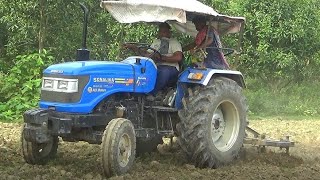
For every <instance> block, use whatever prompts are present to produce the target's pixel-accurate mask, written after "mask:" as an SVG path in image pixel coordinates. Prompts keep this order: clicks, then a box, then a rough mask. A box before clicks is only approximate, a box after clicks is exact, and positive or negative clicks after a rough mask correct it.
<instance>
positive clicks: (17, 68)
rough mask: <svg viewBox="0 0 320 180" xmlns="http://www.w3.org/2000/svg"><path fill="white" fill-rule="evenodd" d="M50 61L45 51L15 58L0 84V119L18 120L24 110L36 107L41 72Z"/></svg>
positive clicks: (38, 97) (38, 98)
mask: <svg viewBox="0 0 320 180" xmlns="http://www.w3.org/2000/svg"><path fill="white" fill-rule="evenodd" d="M52 61H53V57H52V56H50V55H48V53H47V52H46V51H43V53H41V54H39V53H34V54H29V55H19V56H17V57H16V59H15V60H14V66H13V67H12V68H11V69H10V71H9V72H8V75H7V77H6V78H5V79H4V81H2V82H0V85H1V87H2V88H1V90H0V97H1V99H0V100H1V101H0V119H6V120H10V121H12V120H15V119H18V118H20V117H21V116H22V114H23V112H24V111H25V110H27V109H30V108H33V107H36V106H37V105H38V103H39V100H40V85H41V77H42V71H43V69H44V68H45V67H47V66H48V65H49V64H51V63H52ZM0 76H3V75H1V74H0ZM0 78H1V77H0ZM1 79H2V78H1Z"/></svg>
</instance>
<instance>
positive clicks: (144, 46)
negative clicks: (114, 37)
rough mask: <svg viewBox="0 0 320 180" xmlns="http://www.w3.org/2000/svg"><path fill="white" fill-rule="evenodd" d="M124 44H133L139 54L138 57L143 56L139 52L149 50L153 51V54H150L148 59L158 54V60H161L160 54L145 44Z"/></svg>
mask: <svg viewBox="0 0 320 180" xmlns="http://www.w3.org/2000/svg"><path fill="white" fill-rule="evenodd" d="M126 44H134V45H136V46H137V48H138V49H139V51H138V53H139V55H140V56H143V54H142V53H141V51H140V50H148V49H150V50H152V51H153V53H151V54H150V55H149V58H151V57H152V56H154V55H155V54H158V55H159V59H160V60H161V58H162V55H161V53H160V52H159V51H158V50H156V49H154V48H152V47H150V45H149V44H147V43H137V42H129V43H126Z"/></svg>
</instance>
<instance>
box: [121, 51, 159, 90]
mask: <svg viewBox="0 0 320 180" xmlns="http://www.w3.org/2000/svg"><path fill="white" fill-rule="evenodd" d="M136 58H141V60H140V64H136ZM122 62H124V63H128V64H133V66H134V68H135V85H136V86H135V92H138V93H149V92H151V91H152V90H153V89H154V86H155V84H156V79H157V66H156V65H155V64H154V62H153V61H152V60H151V59H148V58H145V57H129V58H127V59H126V60H124V61H122Z"/></svg>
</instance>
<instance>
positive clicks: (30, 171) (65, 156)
mask: <svg viewBox="0 0 320 180" xmlns="http://www.w3.org/2000/svg"><path fill="white" fill-rule="evenodd" d="M250 124H251V127H253V128H255V129H257V130H258V131H259V132H265V133H266V134H267V135H268V136H271V135H272V137H275V138H279V137H281V136H282V135H284V134H289V135H291V138H292V139H293V140H294V141H295V142H296V147H295V148H292V149H291V150H290V156H289V155H286V154H285V153H283V152H284V151H280V150H279V149H276V148H268V149H267V152H266V153H263V154H258V153H257V150H256V149H255V148H253V147H251V146H249V147H246V151H245V153H244V156H243V157H242V158H241V159H239V160H237V161H236V162H234V164H232V165H230V166H226V167H222V168H219V169H198V168H195V167H194V166H193V165H190V164H187V162H186V160H185V158H184V157H183V155H181V154H180V153H179V152H176V153H172V154H168V155H160V154H159V153H154V154H152V155H144V156H143V157H141V158H138V159H137V160H136V163H135V165H134V168H133V169H132V171H131V172H129V173H128V174H126V175H124V176H120V177H113V178H111V179H155V180H158V179H170V180H175V179H177V180H178V179H255V180H256V179H290V180H291V179H303V180H305V179H320V120H309V119H308V120H303V119H301V120H281V119H268V120H255V121H251V123H250ZM20 127H21V124H8V123H0V179H7V180H10V179H102V175H101V174H100V173H101V172H102V170H101V167H100V157H99V156H100V146H98V145H89V144H87V143H65V142H60V146H59V149H58V157H57V158H56V159H55V160H53V161H51V162H50V163H49V164H48V165H45V166H32V165H28V164H26V163H25V162H24V161H23V158H22V156H21V153H20V141H19V138H20Z"/></svg>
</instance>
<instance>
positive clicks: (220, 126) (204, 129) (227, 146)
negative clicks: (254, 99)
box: [177, 77, 247, 168]
mask: <svg viewBox="0 0 320 180" xmlns="http://www.w3.org/2000/svg"><path fill="white" fill-rule="evenodd" d="M241 91H242V89H241V87H240V86H239V85H238V84H237V83H236V82H235V81H233V80H231V79H228V78H223V77H218V78H215V79H212V80H211V81H210V82H209V84H208V85H207V86H202V87H200V86H198V87H195V88H193V89H190V90H189V96H188V97H186V98H184V101H186V103H184V106H185V107H184V108H183V110H181V111H179V116H180V118H181V122H180V123H179V124H177V131H178V133H179V135H180V137H179V139H178V143H179V145H180V146H181V148H182V150H183V151H184V152H186V153H187V155H188V156H189V158H190V159H191V161H192V162H193V163H194V164H195V165H196V166H197V167H210V168H212V167H219V166H222V165H225V164H228V163H230V162H232V161H233V160H234V159H235V158H236V157H237V156H238V154H239V152H240V149H241V148H242V145H243V140H244V137H245V128H246V125H247V122H246V111H247V106H246V100H245V97H244V96H243V95H242V92H241Z"/></svg>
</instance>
